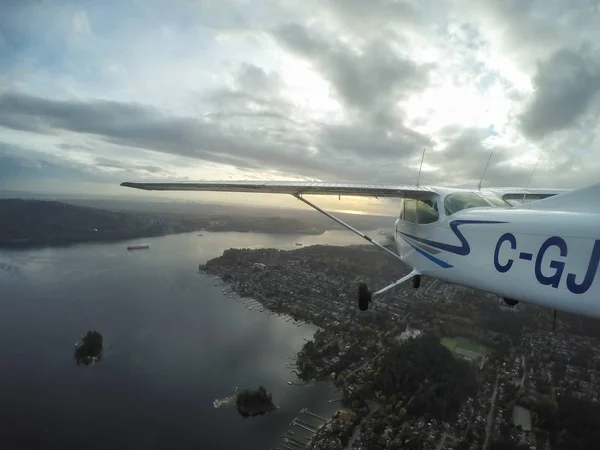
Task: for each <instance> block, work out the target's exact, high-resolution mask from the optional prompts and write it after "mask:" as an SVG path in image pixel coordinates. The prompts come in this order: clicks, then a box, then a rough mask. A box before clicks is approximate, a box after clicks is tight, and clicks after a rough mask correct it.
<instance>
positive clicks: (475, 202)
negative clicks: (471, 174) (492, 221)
mask: <svg viewBox="0 0 600 450" xmlns="http://www.w3.org/2000/svg"><path fill="white" fill-rule="evenodd" d="M477 207H486V208H489V207H490V205H489V203H488V202H486V201H485V200H484V199H483V198H481V197H480V196H479V195H477V194H474V193H472V192H455V193H454V194H450V195H448V196H446V198H445V199H444V209H445V211H446V215H447V216H450V215H452V214H454V213H456V212H458V211H462V210H463V209H468V208H477Z"/></svg>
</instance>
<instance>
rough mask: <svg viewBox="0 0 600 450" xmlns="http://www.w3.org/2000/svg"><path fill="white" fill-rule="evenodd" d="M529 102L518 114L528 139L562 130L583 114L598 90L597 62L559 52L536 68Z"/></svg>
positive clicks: (599, 64)
mask: <svg viewBox="0 0 600 450" xmlns="http://www.w3.org/2000/svg"><path fill="white" fill-rule="evenodd" d="M533 81H534V85H535V88H536V91H535V94H534V95H533V98H532V101H531V103H530V104H529V106H528V107H527V109H526V110H525V112H524V113H523V114H522V115H521V123H522V127H523V131H524V132H525V133H526V134H527V135H528V136H530V137H532V138H536V139H537V138H542V137H544V136H546V135H547V134H549V133H551V132H553V131H558V130H563V129H565V128H567V127H569V126H571V125H573V124H574V123H575V122H576V120H577V119H578V118H579V117H581V115H582V114H584V113H585V112H586V111H587V110H588V108H589V106H590V104H591V103H592V102H593V101H594V99H595V97H596V94H597V93H598V91H599V90H600V61H594V60H592V59H591V58H589V57H584V56H582V55H581V54H580V53H578V52H575V51H573V50H568V49H562V50H559V51H557V52H556V53H554V54H553V55H552V56H551V57H550V58H549V59H548V60H546V61H543V62H541V63H540V64H539V65H538V70H537V74H536V76H535V78H534V80H533Z"/></svg>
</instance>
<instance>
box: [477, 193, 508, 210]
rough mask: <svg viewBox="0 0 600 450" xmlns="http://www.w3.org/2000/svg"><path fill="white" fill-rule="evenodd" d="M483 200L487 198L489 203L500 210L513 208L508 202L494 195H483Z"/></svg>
mask: <svg viewBox="0 0 600 450" xmlns="http://www.w3.org/2000/svg"><path fill="white" fill-rule="evenodd" d="M481 196H482V197H483V198H485V199H486V200H487V201H488V202H490V203H491V204H492V205H494V206H498V207H500V208H512V206H513V205H511V204H510V203H508V202H507V201H506V200H504V199H502V198H501V197H499V196H497V195H494V194H487V193H486V194H481Z"/></svg>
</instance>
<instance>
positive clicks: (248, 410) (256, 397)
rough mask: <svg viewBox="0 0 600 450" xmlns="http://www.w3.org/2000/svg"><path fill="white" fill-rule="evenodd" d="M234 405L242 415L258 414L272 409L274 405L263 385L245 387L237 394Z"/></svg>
mask: <svg viewBox="0 0 600 450" xmlns="http://www.w3.org/2000/svg"><path fill="white" fill-rule="evenodd" d="M236 406H237V409H238V411H239V413H240V414H241V415H242V416H244V417H249V416H259V415H263V414H266V413H269V412H271V411H273V410H274V409H275V408H276V407H275V404H274V403H273V398H272V397H271V394H269V393H268V392H267V390H266V389H265V388H264V387H263V386H259V387H258V389H254V390H250V389H245V390H243V391H241V392H239V393H238V394H237V401H236Z"/></svg>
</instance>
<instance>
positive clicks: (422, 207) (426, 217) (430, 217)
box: [417, 200, 440, 224]
mask: <svg viewBox="0 0 600 450" xmlns="http://www.w3.org/2000/svg"><path fill="white" fill-rule="evenodd" d="M439 218H440V213H439V212H438V206H437V202H436V201H435V200H417V223H419V224H428V223H434V222H437V221H438V219H439Z"/></svg>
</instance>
